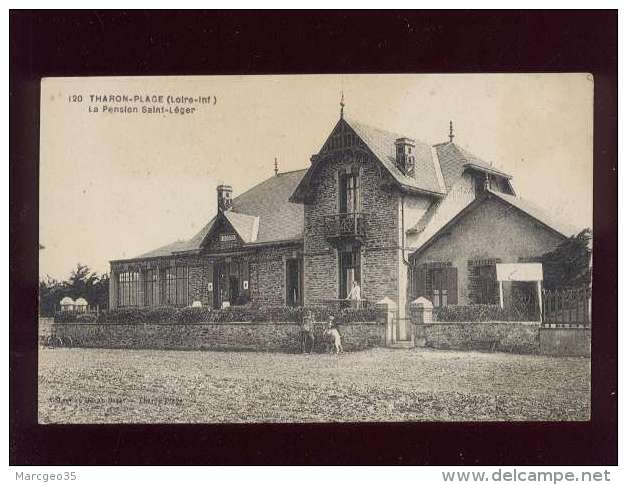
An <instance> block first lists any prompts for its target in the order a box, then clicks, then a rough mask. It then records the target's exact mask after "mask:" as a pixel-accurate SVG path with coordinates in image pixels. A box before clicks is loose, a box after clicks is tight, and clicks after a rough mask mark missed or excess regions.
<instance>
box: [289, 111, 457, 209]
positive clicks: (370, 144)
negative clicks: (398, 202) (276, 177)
mask: <svg viewBox="0 0 627 485" xmlns="http://www.w3.org/2000/svg"><path fill="white" fill-rule="evenodd" d="M344 126H345V127H348V128H349V129H350V130H352V131H353V132H354V133H355V135H357V136H358V137H359V138H360V139H361V141H362V142H363V143H364V144H365V145H366V147H367V148H368V150H370V152H371V153H372V154H373V155H374V157H375V158H376V160H378V161H379V163H381V165H382V166H383V167H384V168H385V169H386V171H387V172H388V173H389V174H390V175H391V176H392V179H393V180H394V181H395V182H396V183H397V184H398V185H399V186H400V188H401V189H403V190H408V191H416V192H423V193H428V194H431V195H435V196H438V197H441V196H443V195H444V194H445V190H444V187H442V186H441V184H440V183H439V181H438V170H439V167H437V165H436V164H437V160H434V158H433V154H432V149H431V145H429V144H427V143H424V142H421V141H419V140H416V139H415V138H414V137H409V138H412V139H413V140H414V141H415V143H416V146H415V152H414V158H415V174H416V176H415V177H408V176H407V175H405V174H404V173H403V172H401V170H399V168H398V167H397V165H396V145H395V141H396V140H397V139H399V138H408V137H407V136H406V135H400V134H398V133H392V132H389V131H386V130H382V129H380V128H375V127H372V126H369V125H366V124H364V123H361V122H358V121H355V120H352V119H349V118H342V119H340V120H339V121H338V122H337V124H336V125H335V127H334V128H333V130H332V132H331V135H329V138H330V137H331V136H333V134H334V133H335V132H336V131H337V130H338V129H340V128H342V127H344ZM322 153H323V151H322V150H321V151H320V152H319V154H322ZM320 163H322V162H321V161H320V158H317V159H314V161H313V163H312V165H311V167H310V168H309V170H308V171H307V174H306V175H305V177H303V180H302V181H301V183H300V184H299V185H298V187H297V188H296V190H295V191H294V193H293V194H292V197H291V200H293V201H295V202H301V201H302V200H303V193H304V191H305V187H306V186H307V185H308V184H309V183H310V181H311V180H312V178H313V177H314V174H315V172H316V171H317V169H318V167H319V166H320Z"/></svg>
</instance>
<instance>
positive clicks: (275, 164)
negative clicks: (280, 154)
mask: <svg viewBox="0 0 627 485" xmlns="http://www.w3.org/2000/svg"><path fill="white" fill-rule="evenodd" d="M274 175H275V176H276V175H279V163H278V162H277V161H276V157H274Z"/></svg>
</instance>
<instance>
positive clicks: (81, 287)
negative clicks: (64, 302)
mask: <svg viewBox="0 0 627 485" xmlns="http://www.w3.org/2000/svg"><path fill="white" fill-rule="evenodd" d="M66 296H69V297H70V298H72V299H77V298H80V297H82V298H85V299H86V300H87V301H88V302H89V304H90V305H91V306H96V305H98V306H100V308H101V309H104V308H106V307H107V306H108V302H109V276H108V275H107V274H103V275H98V273H96V272H93V271H91V269H90V268H89V267H88V266H87V265H84V264H81V263H78V264H77V265H76V268H74V269H73V270H72V272H71V273H70V277H69V278H68V279H67V280H65V281H58V280H56V279H54V278H51V277H50V276H48V275H46V276H45V277H44V278H43V279H42V280H40V282H39V313H40V315H42V316H52V315H54V312H55V311H58V310H59V302H60V301H61V299H63V298H64V297H66Z"/></svg>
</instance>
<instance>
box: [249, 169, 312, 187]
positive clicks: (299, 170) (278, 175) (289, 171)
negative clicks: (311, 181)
mask: <svg viewBox="0 0 627 485" xmlns="http://www.w3.org/2000/svg"><path fill="white" fill-rule="evenodd" d="M307 170H309V168H308V167H307V168H299V169H296V170H288V171H287V172H279V173H277V174H276V175H275V177H280V176H281V175H289V174H291V173H296V172H306V171H307ZM261 183H263V182H261Z"/></svg>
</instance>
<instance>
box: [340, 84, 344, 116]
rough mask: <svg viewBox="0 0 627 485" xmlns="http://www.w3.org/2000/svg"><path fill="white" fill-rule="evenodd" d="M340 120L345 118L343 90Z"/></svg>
mask: <svg viewBox="0 0 627 485" xmlns="http://www.w3.org/2000/svg"><path fill="white" fill-rule="evenodd" d="M340 118H341V119H343V118H344V90H343V89H342V99H341V100H340Z"/></svg>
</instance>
